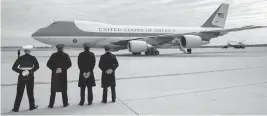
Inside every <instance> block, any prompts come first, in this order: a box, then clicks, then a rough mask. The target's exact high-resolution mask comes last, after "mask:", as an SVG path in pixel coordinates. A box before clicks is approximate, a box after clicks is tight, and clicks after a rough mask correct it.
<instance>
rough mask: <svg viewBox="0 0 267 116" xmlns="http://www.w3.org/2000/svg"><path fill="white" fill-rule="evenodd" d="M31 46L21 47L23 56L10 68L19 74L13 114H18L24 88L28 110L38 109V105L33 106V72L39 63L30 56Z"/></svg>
mask: <svg viewBox="0 0 267 116" xmlns="http://www.w3.org/2000/svg"><path fill="white" fill-rule="evenodd" d="M32 48H33V46H31V45H26V46H23V49H24V52H25V55H22V56H20V57H18V59H17V60H16V61H15V63H14V64H13V66H12V70H14V71H15V72H17V73H19V77H18V83H17V94H16V99H15V103H14V107H13V109H12V111H13V112H18V111H19V107H20V103H21V100H22V97H23V93H24V88H25V86H26V89H27V94H28V99H29V105H30V108H29V109H30V110H34V109H36V108H38V105H35V99H34V72H35V71H37V70H38V69H39V63H38V61H37V59H36V57H34V56H32V55H30V53H31V49H32Z"/></svg>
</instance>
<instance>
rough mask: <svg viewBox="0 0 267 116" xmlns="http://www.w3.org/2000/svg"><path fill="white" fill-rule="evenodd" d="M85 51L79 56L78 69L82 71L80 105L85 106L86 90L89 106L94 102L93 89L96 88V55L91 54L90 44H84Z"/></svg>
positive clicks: (79, 83) (79, 85)
mask: <svg viewBox="0 0 267 116" xmlns="http://www.w3.org/2000/svg"><path fill="white" fill-rule="evenodd" d="M83 46H84V51H83V52H81V53H80V54H79V56H78V67H79V69H80V75H79V82H78V87H80V89H81V91H80V96H81V100H80V103H79V105H81V106H83V105H84V101H85V89H86V87H87V90H88V94H87V95H88V96H87V100H88V105H91V104H92V101H93V90H92V87H94V86H96V84H95V76H94V71H93V70H94V67H95V62H96V60H95V54H94V53H92V52H90V51H89V50H90V44H89V43H85V44H83Z"/></svg>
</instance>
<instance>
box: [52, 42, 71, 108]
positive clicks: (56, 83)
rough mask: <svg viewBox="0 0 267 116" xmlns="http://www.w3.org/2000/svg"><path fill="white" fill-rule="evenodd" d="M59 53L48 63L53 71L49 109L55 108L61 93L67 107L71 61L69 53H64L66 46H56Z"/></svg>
mask: <svg viewBox="0 0 267 116" xmlns="http://www.w3.org/2000/svg"><path fill="white" fill-rule="evenodd" d="M56 48H57V52H56V53H53V54H52V55H51V57H50V58H49V60H48V62H47V67H48V68H49V69H50V70H52V75H51V95H50V102H49V105H48V107H49V108H53V107H54V102H55V97H56V92H61V94H62V101H63V106H64V107H67V106H68V105H69V103H68V95H67V83H68V82H67V70H68V69H69V68H70V67H71V65H72V64H71V60H70V57H69V55H68V54H67V53H65V52H63V48H64V44H58V45H56Z"/></svg>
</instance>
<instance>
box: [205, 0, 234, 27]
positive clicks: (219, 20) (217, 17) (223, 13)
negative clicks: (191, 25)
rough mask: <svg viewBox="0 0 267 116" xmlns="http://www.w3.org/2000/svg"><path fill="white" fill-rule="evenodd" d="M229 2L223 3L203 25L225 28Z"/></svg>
mask: <svg viewBox="0 0 267 116" xmlns="http://www.w3.org/2000/svg"><path fill="white" fill-rule="evenodd" d="M228 9H229V4H225V3H222V4H221V5H220V6H219V7H218V8H217V10H216V11H215V12H214V13H213V14H212V15H211V16H210V17H209V19H208V20H207V21H206V22H205V23H204V24H203V25H202V26H201V27H217V28H218V27H219V28H224V25H225V22H226V17H227V13H228Z"/></svg>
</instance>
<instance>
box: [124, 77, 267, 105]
mask: <svg viewBox="0 0 267 116" xmlns="http://www.w3.org/2000/svg"><path fill="white" fill-rule="evenodd" d="M265 83H267V81H266V82H261V83H251V84H244V85H236V86H229V87H221V88H214V89H206V90H199V91H192V92H185V93H177V94H170V95H161V96H152V97H145V98H137V99H128V100H124V101H136V100H143V99H154V98H160V97H169V96H179V95H186V94H193V93H202V92H210V91H216V90H224V89H231V88H238V87H246V86H252V85H257V84H265Z"/></svg>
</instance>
